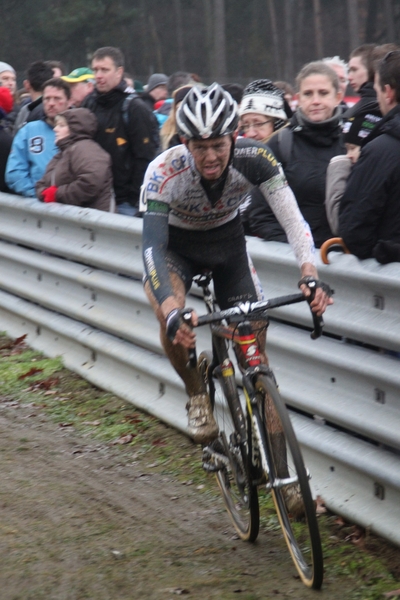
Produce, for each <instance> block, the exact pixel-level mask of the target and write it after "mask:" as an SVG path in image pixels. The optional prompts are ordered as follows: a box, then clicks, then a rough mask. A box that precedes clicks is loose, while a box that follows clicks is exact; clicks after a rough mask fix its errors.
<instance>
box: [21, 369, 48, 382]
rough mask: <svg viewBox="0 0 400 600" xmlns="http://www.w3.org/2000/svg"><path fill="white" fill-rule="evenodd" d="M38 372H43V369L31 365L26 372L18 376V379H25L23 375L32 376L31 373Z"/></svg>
mask: <svg viewBox="0 0 400 600" xmlns="http://www.w3.org/2000/svg"><path fill="white" fill-rule="evenodd" d="M38 373H43V369H37V368H36V367H32V368H31V369H29V371H28V372H27V373H23V374H22V375H20V376H19V377H18V379H25V377H32V376H33V375H37V374H38Z"/></svg>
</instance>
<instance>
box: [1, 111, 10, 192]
mask: <svg viewBox="0 0 400 600" xmlns="http://www.w3.org/2000/svg"><path fill="white" fill-rule="evenodd" d="M1 113H2V111H1V109H0V118H1ZM11 145H12V137H11V135H10V134H9V133H8V131H6V129H5V128H4V127H3V126H2V124H1V122H0V192H9V193H11V191H10V190H9V189H8V187H7V186H6V182H5V181H4V173H5V170H6V166H7V160H8V155H9V154H10V150H11Z"/></svg>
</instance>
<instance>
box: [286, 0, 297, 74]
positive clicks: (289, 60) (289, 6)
mask: <svg viewBox="0 0 400 600" xmlns="http://www.w3.org/2000/svg"><path fill="white" fill-rule="evenodd" d="M283 10H284V20H285V67H284V71H283V77H284V78H285V79H286V81H292V80H293V72H294V65H293V0H285V1H284V5H283Z"/></svg>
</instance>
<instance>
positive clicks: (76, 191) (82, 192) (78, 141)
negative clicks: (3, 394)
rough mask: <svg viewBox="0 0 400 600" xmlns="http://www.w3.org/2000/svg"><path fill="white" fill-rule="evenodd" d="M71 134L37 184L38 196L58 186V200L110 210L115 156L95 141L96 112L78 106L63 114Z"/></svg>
mask: <svg viewBox="0 0 400 600" xmlns="http://www.w3.org/2000/svg"><path fill="white" fill-rule="evenodd" d="M62 116H63V117H65V119H66V120H67V122H68V126H69V129H70V134H69V136H68V137H66V138H63V139H61V140H60V141H59V142H57V146H58V148H59V150H60V151H59V152H58V154H56V156H55V157H54V158H53V159H52V160H51V161H50V163H49V164H48V166H47V169H46V173H45V174H44V176H43V177H42V178H41V179H40V181H38V183H37V185H36V193H37V196H38V198H39V199H40V200H41V199H42V193H43V191H44V190H45V189H46V188H48V187H50V186H53V185H55V186H56V187H57V192H56V201H57V202H61V203H63V204H74V205H75V206H85V207H89V208H97V209H98V210H105V211H109V210H110V206H111V203H112V200H113V190H112V174H111V158H110V155H109V154H108V153H107V152H105V150H103V149H102V148H101V147H100V146H99V145H98V144H97V143H96V142H95V141H94V140H93V136H94V135H95V133H96V131H97V120H96V117H95V116H94V114H93V113H92V112H90V111H89V110H87V109H83V108H74V109H70V110H67V111H65V112H64V113H62Z"/></svg>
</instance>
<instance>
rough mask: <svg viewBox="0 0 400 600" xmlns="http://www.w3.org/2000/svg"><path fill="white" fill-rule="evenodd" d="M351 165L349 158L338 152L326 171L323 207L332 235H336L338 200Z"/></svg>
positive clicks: (344, 186)
mask: <svg viewBox="0 0 400 600" xmlns="http://www.w3.org/2000/svg"><path fill="white" fill-rule="evenodd" d="M351 167H352V162H351V160H350V158H349V157H348V156H346V155H345V154H340V155H338V156H334V157H333V158H332V160H331V162H330V163H329V165H328V170H327V172H326V197H325V209H326V216H327V218H328V223H329V226H330V228H331V230H332V233H333V234H334V235H338V230H339V207H340V201H341V199H342V197H343V194H344V190H345V189H346V184H347V180H348V178H349V175H350V171H351Z"/></svg>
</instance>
